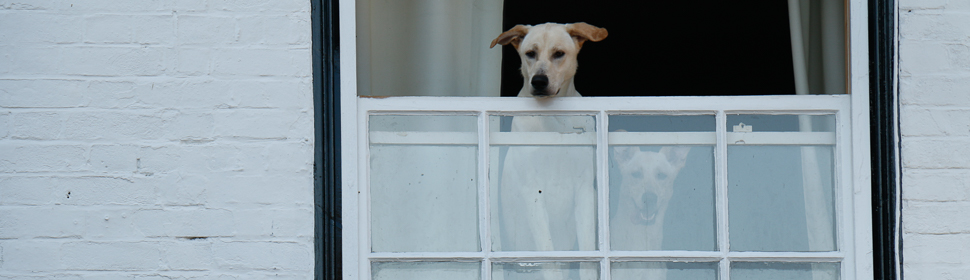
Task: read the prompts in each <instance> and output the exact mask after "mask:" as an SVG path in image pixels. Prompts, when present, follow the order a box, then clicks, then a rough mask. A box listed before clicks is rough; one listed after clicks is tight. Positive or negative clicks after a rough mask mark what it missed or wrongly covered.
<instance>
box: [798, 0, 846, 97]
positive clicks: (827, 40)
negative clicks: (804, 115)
mask: <svg viewBox="0 0 970 280" xmlns="http://www.w3.org/2000/svg"><path fill="white" fill-rule="evenodd" d="M788 18H789V24H790V27H791V42H792V60H793V62H794V66H795V69H794V70H795V93H796V94H839V93H847V91H846V67H847V65H846V57H845V54H846V44H845V2H844V1H842V0H788Z"/></svg>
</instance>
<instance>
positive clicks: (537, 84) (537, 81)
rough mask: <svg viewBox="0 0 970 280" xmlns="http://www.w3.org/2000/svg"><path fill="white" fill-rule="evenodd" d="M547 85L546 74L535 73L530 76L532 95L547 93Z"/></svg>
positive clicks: (547, 78)
mask: <svg viewBox="0 0 970 280" xmlns="http://www.w3.org/2000/svg"><path fill="white" fill-rule="evenodd" d="M547 87H549V77H547V76H546V75H535V76H533V77H532V88H533V89H535V91H534V92H533V94H534V95H548V94H547V93H546V88H547Z"/></svg>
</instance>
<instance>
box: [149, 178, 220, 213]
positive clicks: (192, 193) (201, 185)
mask: <svg viewBox="0 0 970 280" xmlns="http://www.w3.org/2000/svg"><path fill="white" fill-rule="evenodd" d="M209 177H212V176H208V175H206V174H164V175H156V176H153V178H152V180H151V182H150V183H149V184H152V185H154V186H155V192H156V198H157V199H158V200H159V203H161V204H162V205H182V206H188V205H204V204H206V202H207V200H208V195H209V192H208V191H207V190H208V187H209V184H210V183H209V181H210V180H209ZM214 179H216V180H218V178H214Z"/></svg>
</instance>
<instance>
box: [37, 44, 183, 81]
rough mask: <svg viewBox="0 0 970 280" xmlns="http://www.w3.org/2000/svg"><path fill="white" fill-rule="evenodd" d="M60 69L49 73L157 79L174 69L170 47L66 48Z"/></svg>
mask: <svg viewBox="0 0 970 280" xmlns="http://www.w3.org/2000/svg"><path fill="white" fill-rule="evenodd" d="M60 56H61V57H60V59H59V63H60V64H59V65H57V68H56V69H50V70H48V71H49V72H47V73H59V74H68V75H87V76H156V75H161V74H164V73H165V72H166V71H168V69H169V68H171V65H170V61H171V60H172V57H173V56H174V51H173V50H172V49H171V48H169V47H152V46H112V47H101V46H98V47H87V46H82V47H64V48H63V50H62V52H61V54H60Z"/></svg>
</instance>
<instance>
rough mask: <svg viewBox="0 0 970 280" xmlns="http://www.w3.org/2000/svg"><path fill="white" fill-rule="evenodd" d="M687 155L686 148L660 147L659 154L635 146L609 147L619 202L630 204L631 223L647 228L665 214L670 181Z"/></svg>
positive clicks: (671, 192)
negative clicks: (617, 182) (618, 178)
mask: <svg viewBox="0 0 970 280" xmlns="http://www.w3.org/2000/svg"><path fill="white" fill-rule="evenodd" d="M688 152H690V147H663V148H661V149H660V152H650V151H640V148H639V147H636V146H616V147H614V148H613V159H614V161H615V162H616V166H617V169H619V171H620V176H621V180H622V182H621V183H620V190H619V191H620V192H619V197H620V199H621V200H623V201H619V203H620V204H621V205H622V204H626V205H631V204H632V205H633V207H632V208H633V209H630V210H632V213H629V214H630V215H631V217H630V219H632V221H633V223H635V224H643V225H651V224H653V223H654V222H656V220H657V218H658V216H659V217H662V216H663V215H664V213H666V210H667V206H668V203H669V202H670V197H671V196H673V193H674V190H673V187H674V179H676V178H677V174H678V173H680V170H681V169H682V168H684V164H685V163H686V162H687V153H688ZM620 207H623V206H620ZM627 207H629V206H627Z"/></svg>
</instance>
